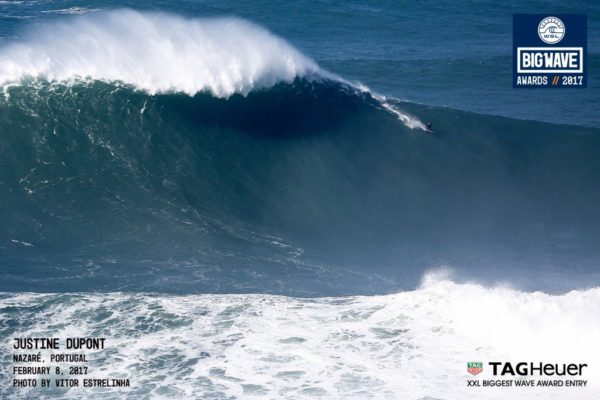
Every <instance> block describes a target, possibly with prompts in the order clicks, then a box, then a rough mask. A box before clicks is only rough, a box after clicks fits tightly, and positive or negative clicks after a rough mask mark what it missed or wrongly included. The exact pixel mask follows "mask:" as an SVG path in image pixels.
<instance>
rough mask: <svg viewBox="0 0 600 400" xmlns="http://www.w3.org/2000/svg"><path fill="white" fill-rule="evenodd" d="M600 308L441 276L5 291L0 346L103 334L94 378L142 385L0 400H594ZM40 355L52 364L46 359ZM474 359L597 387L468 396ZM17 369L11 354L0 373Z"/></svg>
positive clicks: (593, 295)
mask: <svg viewBox="0 0 600 400" xmlns="http://www.w3.org/2000/svg"><path fill="white" fill-rule="evenodd" d="M599 304H600V290H599V289H598V288H596V289H592V290H586V291H573V292H570V293H567V294H564V295H561V296H551V295H547V294H543V293H524V292H519V291H515V290H511V289H508V288H485V287H483V286H479V285H475V284H456V283H454V282H452V281H449V280H445V279H440V278H439V277H436V276H434V275H432V276H429V277H428V278H427V279H426V280H425V283H424V285H423V286H422V287H421V288H420V289H418V290H415V291H409V292H403V293H398V294H394V295H388V296H369V297H345V298H321V299H310V300H307V299H294V298H289V297H279V296H271V295H189V296H164V295H145V294H137V295H135V294H122V293H106V294H62V295H59V294H48V295H43V294H27V293H24V294H11V295H3V296H2V297H0V307H1V308H0V318H1V322H2V323H1V324H0V333H1V334H2V337H14V336H16V335H18V336H23V337H36V336H38V335H40V334H44V335H46V336H49V337H63V338H64V337H75V336H78V337H79V336H82V337H83V336H94V337H105V338H106V343H107V347H108V348H109V349H110V350H104V351H99V352H98V353H95V352H88V353H89V359H90V361H89V363H88V364H89V367H90V370H92V371H95V372H94V374H95V375H94V377H95V378H96V377H104V376H118V377H121V378H130V379H131V385H132V388H131V389H118V390H117V389H114V390H109V391H105V392H100V391H98V390H94V389H89V388H87V389H84V388H79V389H71V390H67V389H54V390H55V391H51V389H47V390H40V389H39V388H38V389H37V390H36V389H31V390H30V391H29V392H28V391H27V389H15V388H12V387H11V386H9V385H4V387H2V388H0V395H2V397H3V398H7V399H9V398H13V397H14V398H22V397H23V396H25V397H27V396H28V395H29V396H35V397H38V398H56V397H68V398H70V399H86V398H89V397H90V396H93V397H94V398H128V399H138V398H140V399H144V398H164V397H177V398H206V399H243V398H248V397H251V396H258V397H261V398H270V399H272V398H293V399H315V398H323V399H370V398H374V399H398V398H401V399H407V400H411V399H415V400H416V399H421V400H424V399H440V400H444V399H456V398H471V397H472V398H475V397H478V398H486V399H506V398H510V399H528V400H529V399H544V400H548V399H557V400H558V399H561V400H563V399H573V400H575V399H583V398H585V399H591V398H598V396H600V387H599V386H598V382H597V380H594V377H596V376H598V373H599V372H600V371H598V365H600V349H599V348H598V346H593V345H590V344H592V343H595V340H596V339H597V338H598V335H600V321H598V318H597V316H598V313H599V312H600V309H599V308H598V307H599ZM64 321H70V322H69V323H68V324H64ZM583 326H584V327H585V329H582V327H583ZM273 327H277V328H276V329H274V328H273ZM565 338H573V339H575V338H576V340H568V339H565ZM9 345H10V343H8V341H3V343H2V350H3V351H5V352H6V353H11V350H10V349H9V348H8V346H9ZM550 354H551V356H550ZM42 357H45V358H46V359H49V355H48V351H47V350H42ZM469 361H481V362H483V363H484V365H485V366H484V371H483V373H482V374H481V375H479V376H478V378H483V379H492V378H493V376H492V374H491V371H490V370H488V369H489V368H488V364H487V363H488V362H490V361H503V362H512V363H517V362H522V361H532V362H540V361H543V362H546V363H563V362H566V363H572V362H577V363H579V362H581V363H587V364H588V366H589V367H588V368H587V370H586V371H585V373H584V375H583V376H582V377H581V379H586V380H587V381H588V386H587V387H585V388H580V387H562V388H556V387H551V388H544V387H527V388H525V387H509V388H506V387H503V388H501V387H495V388H490V387H487V388H485V387H482V388H473V387H467V384H466V381H467V379H470V377H471V376H470V375H469V374H468V373H467V370H466V363H467V362H469ZM63 366H64V367H65V368H66V364H65V365H63ZM11 367H12V364H11V363H10V362H9V360H8V359H7V358H6V357H4V358H3V359H2V361H1V364H0V368H1V369H2V370H7V369H9V368H11ZM578 378H579V377H578ZM529 379H536V380H537V379H538V377H531V378H529Z"/></svg>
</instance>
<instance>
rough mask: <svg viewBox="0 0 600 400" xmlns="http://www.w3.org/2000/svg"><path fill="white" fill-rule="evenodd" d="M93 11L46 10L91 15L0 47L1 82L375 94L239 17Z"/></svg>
mask: <svg viewBox="0 0 600 400" xmlns="http://www.w3.org/2000/svg"><path fill="white" fill-rule="evenodd" d="M94 11H97V10H93V9H85V8H78V7H72V8H69V9H63V10H52V11H48V12H53V13H66V14H86V15H83V16H79V17H73V18H70V19H65V20H62V21H60V22H55V23H51V24H49V26H46V27H41V28H40V27H38V28H35V29H32V31H30V32H29V34H28V36H27V37H26V39H25V40H22V41H19V42H17V43H12V44H9V45H7V46H5V47H3V48H2V49H0V85H2V86H4V87H5V88H6V87H10V86H12V85H14V84H16V83H19V82H23V81H26V82H31V80H32V79H33V80H34V81H35V80H39V79H41V80H42V81H47V82H59V83H82V82H84V83H85V82H90V81H94V80H100V81H105V82H111V83H124V84H127V85H131V86H133V87H135V88H137V89H139V90H143V91H145V92H147V93H149V94H158V93H186V94H188V95H190V96H193V95H195V94H197V93H200V92H209V93H211V94H212V95H213V96H216V97H218V98H228V97H230V96H231V95H233V94H242V95H247V94H248V93H250V92H252V91H253V90H257V89H263V88H269V87H272V86H274V85H275V84H278V83H292V82H293V81H294V80H295V79H299V78H310V79H315V80H330V81H336V82H338V83H339V84H340V85H345V86H350V87H353V88H354V89H356V90H357V91H365V92H369V93H370V90H369V89H368V88H367V87H366V86H364V85H362V84H360V83H350V82H348V81H346V80H344V79H343V78H341V77H338V76H336V75H335V74H332V73H330V72H328V71H326V70H324V69H322V68H320V67H319V66H318V65H317V64H316V63H315V62H314V61H313V60H311V59H310V58H309V57H307V56H305V55H303V54H302V53H301V52H299V51H298V50H296V49H295V48H294V47H292V46H291V45H290V44H288V43H287V42H286V41H285V40H283V39H281V38H279V37H277V36H275V35H273V34H272V33H270V32H269V31H267V30H266V29H264V28H262V27H260V26H258V25H256V24H253V23H251V22H249V21H246V20H243V19H240V18H231V17H228V18H204V19H200V18H196V19H186V18H183V17H180V16H177V15H172V14H166V13H156V12H154V13H152V12H138V11H134V10H129V9H121V10H112V11H100V12H94ZM88 13H89V14H88ZM371 94H372V96H373V97H374V98H376V99H378V100H379V101H380V102H381V105H382V106H383V107H384V108H385V109H387V110H388V111H390V112H391V113H392V114H394V115H396V116H397V117H398V119H399V120H400V121H402V122H403V123H404V124H405V125H406V126H408V127H409V128H411V129H423V130H425V129H426V127H425V125H424V124H423V123H422V122H421V121H419V120H418V119H417V118H415V117H413V116H410V115H408V114H405V113H404V112H402V111H401V110H400V109H398V108H397V107H394V105H393V104H391V103H390V102H388V101H387V100H386V99H385V97H383V96H380V95H377V94H375V93H371Z"/></svg>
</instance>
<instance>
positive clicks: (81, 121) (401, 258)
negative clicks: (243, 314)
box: [0, 11, 600, 296]
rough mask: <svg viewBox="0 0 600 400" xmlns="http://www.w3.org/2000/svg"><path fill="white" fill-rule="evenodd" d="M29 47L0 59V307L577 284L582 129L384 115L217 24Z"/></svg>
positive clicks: (584, 252) (599, 167)
mask: <svg viewBox="0 0 600 400" xmlns="http://www.w3.org/2000/svg"><path fill="white" fill-rule="evenodd" d="M159 28H160V29H159ZM44 29H45V30H42V31H37V32H35V33H32V34H31V35H29V36H28V37H27V39H24V40H22V41H20V42H16V43H13V44H9V45H7V46H5V47H4V48H2V49H1V50H0V76H2V81H3V82H4V83H5V85H4V88H3V89H2V93H1V94H2V96H0V141H1V142H0V191H1V193H2V196H1V201H2V207H0V220H2V221H3V223H2V225H1V226H0V257H1V259H2V265H1V266H0V268H1V272H2V275H3V279H2V281H1V282H0V290H5V291H19V290H27V291H30V290H35V291H49V292H57V291H58V292H62V291H88V290H105V291H106V290H109V291H157V292H170V293H207V292H209V293H240V292H245V293H247V292H260V293H273V294H290V295H299V296H314V295H348V294H369V293H371V294H372V293H382V292H392V291H397V290H401V289H408V288H414V287H415V286H416V285H417V284H418V282H419V280H420V278H421V276H422V274H423V272H424V271H426V270H428V269H430V268H431V267H437V266H450V267H453V268H454V269H455V270H456V273H457V279H474V280H481V281H510V283H511V284H513V285H515V286H516V287H519V288H521V289H543V290H549V291H563V290H569V289H572V288H575V287H577V288H579V287H589V286H590V285H593V283H594V282H598V278H599V274H600V272H599V271H597V265H598V261H599V260H600V249H599V248H598V245H597V244H598V243H599V242H600V232H599V230H598V228H597V227H598V226H600V208H598V207H596V206H595V204H598V201H600V187H598V185H597V184H596V181H597V177H598V176H599V174H600V159H599V158H598V157H597V153H598V150H599V149H600V134H599V132H598V130H595V129H586V128H577V127H570V126H559V125H551V124H544V123H538V122H534V121H515V120H510V119H506V118H499V117H490V116H484V115H476V114H470V113H465V112H458V111H453V110H448V109H442V108H433V107H424V106H419V105H414V104H409V103H402V102H398V101H394V100H385V99H383V98H381V97H378V96H376V95H373V94H371V93H369V92H368V91H366V90H362V89H359V88H358V86H352V85H349V84H347V83H345V82H344V81H343V80H341V79H337V78H335V77H332V76H330V75H328V74H327V73H326V72H323V71H321V70H320V69H319V68H318V66H316V65H315V64H314V63H313V62H312V61H310V60H309V59H308V58H307V57H305V56H303V55H302V54H300V53H299V52H298V51H296V50H294V49H293V48H291V47H290V46H289V45H287V44H286V43H285V42H284V41H283V40H281V39H279V38H277V37H275V36H273V35H272V34H270V33H268V32H266V31H264V30H263V29H261V28H259V27H256V26H254V25H252V24H250V23H247V22H244V21H240V20H236V19H216V20H186V19H182V18H179V17H175V16H170V15H165V14H154V13H136V12H132V11H119V12H118V13H117V12H108V13H99V14H90V15H85V16H80V17H73V18H71V19H67V20H65V21H64V22H60V23H57V24H53V25H50V26H48V27H47V28H44ZM50 31H51V32H55V34H53V35H48V34H45V33H47V32H50ZM44 32H45V33H44ZM138 66H139V68H138ZM315 74H316V75H315ZM390 111H392V112H390ZM409 115H410V116H414V117H409ZM419 120H423V121H431V122H432V123H433V127H434V130H435V132H433V133H425V132H424V131H422V130H414V129H409V128H410V127H413V126H415V124H413V123H412V122H414V121H417V122H418V121H419ZM419 123H420V122H419ZM24 266H26V268H25V267H24Z"/></svg>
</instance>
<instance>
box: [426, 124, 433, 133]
mask: <svg viewBox="0 0 600 400" xmlns="http://www.w3.org/2000/svg"><path fill="white" fill-rule="evenodd" d="M425 126H426V127H427V130H428V131H429V132H432V130H431V122H428V123H427V125H425Z"/></svg>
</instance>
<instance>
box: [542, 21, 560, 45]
mask: <svg viewBox="0 0 600 400" xmlns="http://www.w3.org/2000/svg"><path fill="white" fill-rule="evenodd" d="M538 35H539V37H540V39H542V41H543V42H544V43H548V44H556V43H558V42H560V41H561V40H562V38H563V36H565V24H563V22H562V21H561V20H560V19H558V18H556V17H546V18H544V19H543V20H542V22H540V24H539V25H538Z"/></svg>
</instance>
